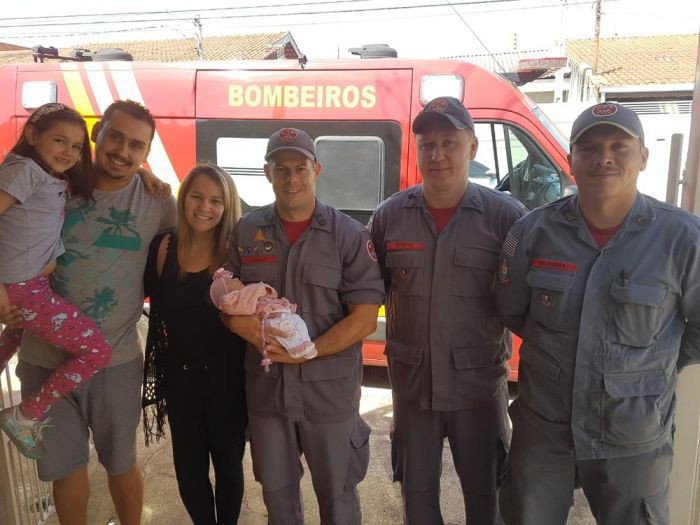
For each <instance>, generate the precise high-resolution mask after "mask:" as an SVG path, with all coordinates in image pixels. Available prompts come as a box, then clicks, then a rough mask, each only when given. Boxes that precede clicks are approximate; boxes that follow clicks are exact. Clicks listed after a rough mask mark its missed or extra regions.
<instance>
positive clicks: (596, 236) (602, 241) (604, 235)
mask: <svg viewBox="0 0 700 525" xmlns="http://www.w3.org/2000/svg"><path fill="white" fill-rule="evenodd" d="M586 225H587V226H588V231H589V232H591V236H592V237H593V240H594V241H595V243H596V244H597V245H598V248H602V247H603V246H605V245H606V244H608V241H609V240H610V238H611V237H612V236H613V235H615V233H617V230H619V229H620V226H622V223H620V224H618V225H617V226H613V227H612V228H605V229H600V228H596V227H595V226H593V225H592V224H591V223H590V222H588V221H586Z"/></svg>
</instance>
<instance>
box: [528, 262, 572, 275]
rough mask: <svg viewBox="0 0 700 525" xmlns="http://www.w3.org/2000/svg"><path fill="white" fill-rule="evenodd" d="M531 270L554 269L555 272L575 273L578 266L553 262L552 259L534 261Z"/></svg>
mask: <svg viewBox="0 0 700 525" xmlns="http://www.w3.org/2000/svg"><path fill="white" fill-rule="evenodd" d="M530 267H531V268H552V269H555V270H564V271H565V272H575V271H576V265H575V264H574V263H568V262H564V261H553V260H551V259H533V260H532V263H531V264H530Z"/></svg>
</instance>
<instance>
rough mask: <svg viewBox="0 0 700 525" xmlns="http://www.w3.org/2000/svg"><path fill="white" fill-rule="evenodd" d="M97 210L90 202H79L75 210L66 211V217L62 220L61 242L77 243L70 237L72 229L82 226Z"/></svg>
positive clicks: (95, 205) (92, 202)
mask: <svg viewBox="0 0 700 525" xmlns="http://www.w3.org/2000/svg"><path fill="white" fill-rule="evenodd" d="M96 208H97V204H96V203H95V201H92V200H81V201H80V202H79V204H78V205H77V206H76V207H75V208H68V209H66V216H65V219H64V220H63V232H62V236H63V241H64V242H77V240H76V239H75V237H73V236H72V235H71V233H72V231H73V228H75V227H76V226H77V225H78V224H82V223H84V222H85V220H86V219H87V217H88V215H90V214H91V213H92V212H93V211H95V209H96Z"/></svg>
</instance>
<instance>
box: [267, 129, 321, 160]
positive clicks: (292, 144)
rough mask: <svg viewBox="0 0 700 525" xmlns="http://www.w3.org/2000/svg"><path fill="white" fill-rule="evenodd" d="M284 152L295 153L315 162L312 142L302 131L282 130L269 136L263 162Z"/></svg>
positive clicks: (314, 148)
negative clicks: (290, 151)
mask: <svg viewBox="0 0 700 525" xmlns="http://www.w3.org/2000/svg"><path fill="white" fill-rule="evenodd" d="M285 150H292V151H297V152H299V153H302V154H303V155H306V156H307V157H309V158H310V159H311V160H316V147H315V146H314V141H313V140H312V139H311V137H309V134H308V133H307V132H306V131H304V130H303V129H296V128H282V129H280V130H278V131H275V132H274V133H273V134H272V135H270V139H269V140H268V141H267V152H266V153H265V160H270V157H272V156H273V155H274V154H275V153H277V152H279V151H285Z"/></svg>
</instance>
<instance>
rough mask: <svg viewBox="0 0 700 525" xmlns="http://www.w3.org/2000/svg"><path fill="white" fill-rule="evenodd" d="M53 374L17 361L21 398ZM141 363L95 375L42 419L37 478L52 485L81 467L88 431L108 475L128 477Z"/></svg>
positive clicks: (133, 450) (86, 453)
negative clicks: (45, 424) (41, 450)
mask: <svg viewBox="0 0 700 525" xmlns="http://www.w3.org/2000/svg"><path fill="white" fill-rule="evenodd" d="M51 372H52V370H50V369H47V368H42V367H39V366H34V365H30V364H29V363H27V362H25V361H20V362H19V364H18V365H17V369H16V373H17V377H19V379H20V381H21V384H22V398H24V397H25V396H28V395H29V394H30V393H31V392H33V391H35V390H37V389H38V388H39V386H40V385H41V384H42V383H43V381H44V380H45V379H46V378H47V377H48V376H49V374H51ZM142 379H143V358H142V357H140V356H139V357H137V358H136V359H134V360H133V361H130V362H128V363H125V364H123V365H118V366H113V367H107V368H103V369H102V370H99V371H98V372H97V373H96V374H95V375H94V376H93V377H92V378H91V379H90V380H89V381H88V382H87V383H85V384H83V385H80V386H79V387H78V388H77V389H75V390H74V391H73V392H71V393H70V394H68V396H66V397H65V398H63V399H62V400H61V401H59V402H58V403H56V405H54V406H53V407H52V408H51V409H50V410H49V411H48V412H47V414H46V416H47V417H50V418H51V422H50V423H49V424H50V425H51V427H50V428H46V429H44V433H43V441H42V442H43V443H44V448H45V452H44V456H43V457H42V458H41V459H39V460H38V461H37V466H38V472H39V479H41V480H43V481H55V480H57V479H61V478H64V477H66V476H68V475H69V474H71V473H73V472H75V471H76V470H79V469H81V468H83V467H85V466H86V465H87V464H88V461H89V459H90V446H89V439H90V431H92V440H93V442H94V443H95V450H96V451H97V459H98V461H99V462H100V463H101V464H102V466H104V468H105V470H106V471H107V473H108V474H110V475H120V474H126V473H127V472H128V471H129V470H131V467H133V465H134V464H135V463H136V429H137V427H138V424H139V420H140V417H141V382H142Z"/></svg>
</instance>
